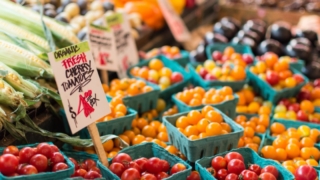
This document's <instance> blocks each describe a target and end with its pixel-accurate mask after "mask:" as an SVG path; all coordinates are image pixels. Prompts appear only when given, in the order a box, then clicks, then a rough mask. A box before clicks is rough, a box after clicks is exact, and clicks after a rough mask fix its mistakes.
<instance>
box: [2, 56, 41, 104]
mask: <svg viewBox="0 0 320 180" xmlns="http://www.w3.org/2000/svg"><path fill="white" fill-rule="evenodd" d="M0 71H1V72H5V73H6V74H5V75H3V80H5V81H6V82H7V83H8V84H10V85H11V86H12V87H13V88H14V89H15V90H16V91H19V92H22V93H23V95H24V97H27V98H30V99H36V98H37V97H39V95H41V90H40V88H39V87H38V86H36V85H35V84H33V83H31V82H30V81H27V80H25V79H24V78H22V76H20V74H18V73H17V72H16V71H14V70H13V69H11V68H10V67H8V66H7V65H5V64H4V63H2V62H0Z"/></svg>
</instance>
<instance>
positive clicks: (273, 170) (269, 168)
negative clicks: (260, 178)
mask: <svg viewBox="0 0 320 180" xmlns="http://www.w3.org/2000/svg"><path fill="white" fill-rule="evenodd" d="M264 172H268V173H271V174H273V175H274V177H275V178H278V175H279V172H278V170H277V168H275V167H274V166H271V165H268V166H266V167H264V168H262V169H261V173H264Z"/></svg>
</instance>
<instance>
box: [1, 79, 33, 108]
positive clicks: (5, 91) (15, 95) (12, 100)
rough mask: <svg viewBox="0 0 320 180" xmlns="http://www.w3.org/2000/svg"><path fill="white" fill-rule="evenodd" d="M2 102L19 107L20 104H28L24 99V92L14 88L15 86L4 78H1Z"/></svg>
mask: <svg viewBox="0 0 320 180" xmlns="http://www.w3.org/2000/svg"><path fill="white" fill-rule="evenodd" d="M0 104H2V105H5V106H9V107H12V108H17V107H18V106H19V105H20V104H21V105H22V106H27V104H26V102H25V101H24V100H23V94H22V93H21V92H17V91H16V90H14V89H13V87H11V86H10V85H9V84H8V83H6V82H5V81H4V80H2V79H0Z"/></svg>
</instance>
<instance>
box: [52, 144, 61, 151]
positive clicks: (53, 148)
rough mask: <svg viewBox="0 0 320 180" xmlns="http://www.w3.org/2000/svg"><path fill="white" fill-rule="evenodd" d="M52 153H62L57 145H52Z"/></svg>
mask: <svg viewBox="0 0 320 180" xmlns="http://www.w3.org/2000/svg"><path fill="white" fill-rule="evenodd" d="M50 147H51V150H52V152H60V151H59V148H58V147H57V146H56V145H53V144H52V145H50Z"/></svg>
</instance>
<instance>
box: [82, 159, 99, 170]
mask: <svg viewBox="0 0 320 180" xmlns="http://www.w3.org/2000/svg"><path fill="white" fill-rule="evenodd" d="M84 164H85V165H86V166H87V169H91V168H93V167H96V166H97V163H96V162H95V161H94V160H92V159H86V160H85V161H84Z"/></svg>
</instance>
